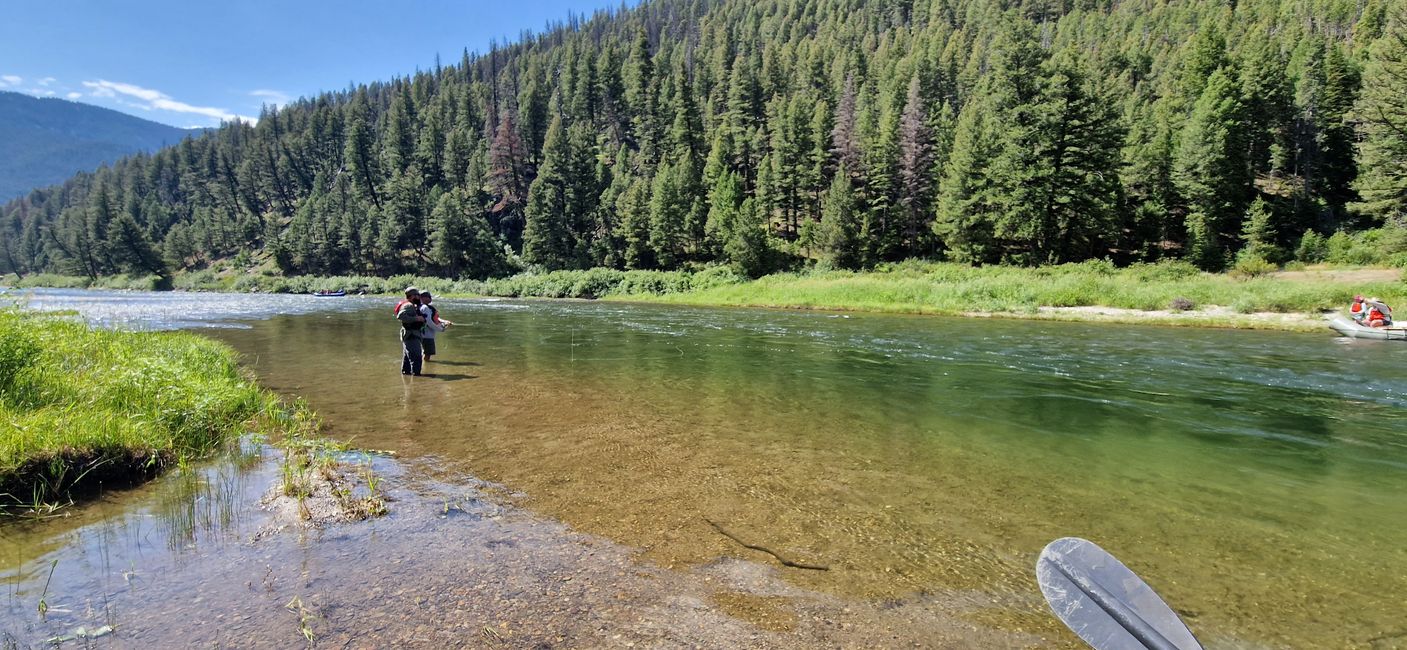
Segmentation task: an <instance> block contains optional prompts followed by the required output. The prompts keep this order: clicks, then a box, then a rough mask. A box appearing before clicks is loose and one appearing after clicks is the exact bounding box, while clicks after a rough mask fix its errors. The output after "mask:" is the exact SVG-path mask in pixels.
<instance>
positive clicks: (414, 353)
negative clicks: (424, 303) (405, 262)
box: [396, 287, 425, 377]
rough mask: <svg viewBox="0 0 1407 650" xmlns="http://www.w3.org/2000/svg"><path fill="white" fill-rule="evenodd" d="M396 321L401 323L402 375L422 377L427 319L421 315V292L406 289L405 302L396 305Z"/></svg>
mask: <svg viewBox="0 0 1407 650" xmlns="http://www.w3.org/2000/svg"><path fill="white" fill-rule="evenodd" d="M396 320H398V321H400V322H401V374H402V375H414V376H416V377H419V376H420V370H421V368H422V367H423V365H424V358H423V356H422V354H423V348H422V347H421V344H422V342H423V340H424V339H423V338H422V337H423V331H424V329H425V317H424V316H423V315H421V313H420V290H418V289H416V288H415V287H406V290H405V300H402V301H401V302H398V303H396Z"/></svg>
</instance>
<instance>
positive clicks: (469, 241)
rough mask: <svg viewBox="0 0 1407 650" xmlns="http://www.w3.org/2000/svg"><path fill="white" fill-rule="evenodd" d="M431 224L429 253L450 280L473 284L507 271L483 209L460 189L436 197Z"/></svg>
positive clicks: (505, 263) (501, 249)
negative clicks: (471, 281)
mask: <svg viewBox="0 0 1407 650" xmlns="http://www.w3.org/2000/svg"><path fill="white" fill-rule="evenodd" d="M431 215H432V219H433V221H434V223H435V234H434V236H433V238H432V245H431V253H432V255H433V257H434V260H435V262H436V263H437V264H439V265H440V267H441V269H443V270H444V272H446V273H448V274H449V275H450V276H451V277H466V278H473V279H477V280H482V279H485V278H491V277H495V276H500V275H503V274H505V273H507V272H508V271H509V265H508V259H507V258H506V257H505V256H504V254H503V246H501V245H500V244H499V243H498V240H497V239H495V238H494V236H493V232H492V231H491V230H490V229H489V223H488V220H487V219H486V218H485V216H484V215H485V212H484V207H483V205H482V204H481V203H479V202H478V201H477V200H475V199H474V197H472V196H470V194H469V193H468V192H467V191H466V190H463V189H460V188H456V189H453V190H450V191H449V192H446V193H445V194H444V195H443V196H441V197H440V200H439V202H438V203H436V204H435V209H434V211H433V212H432V213H431Z"/></svg>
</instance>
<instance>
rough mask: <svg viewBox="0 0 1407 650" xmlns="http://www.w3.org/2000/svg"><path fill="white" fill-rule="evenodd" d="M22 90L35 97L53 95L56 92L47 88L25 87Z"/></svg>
mask: <svg viewBox="0 0 1407 650" xmlns="http://www.w3.org/2000/svg"><path fill="white" fill-rule="evenodd" d="M24 91H25V92H27V93H29V94H31V95H34V96H35V97H53V96H54V95H57V94H58V93H56V92H54V91H52V90H50V89H48V88H25V89H24Z"/></svg>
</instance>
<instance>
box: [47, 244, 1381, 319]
mask: <svg viewBox="0 0 1407 650" xmlns="http://www.w3.org/2000/svg"><path fill="white" fill-rule="evenodd" d="M1272 270H1273V267H1269V268H1259V269H1255V270H1253V271H1250V272H1247V271H1245V270H1243V271H1241V272H1239V273H1238V272H1232V273H1226V274H1212V273H1203V272H1201V271H1198V270H1197V269H1196V268H1195V267H1193V266H1191V265H1189V264H1186V263H1181V262H1165V263H1158V264H1136V265H1133V266H1130V267H1127V268H1116V267H1115V266H1113V265H1112V264H1110V263H1108V262H1103V261H1093V262H1083V263H1079V264H1064V265H1060V266H1048V267H1040V268H1021V267H1006V266H987V267H971V266H965V265H960V264H949V263H940V262H920V261H909V262H903V263H899V264H888V265H882V266H880V267H879V268H877V269H875V270H872V271H865V272H851V271H833V270H810V271H805V272H799V273H780V274H775V275H770V276H766V277H763V278H761V279H758V280H748V279H746V278H744V277H741V276H739V275H737V274H736V273H734V272H733V271H732V270H730V269H729V268H728V267H721V266H715V267H708V268H704V269H702V270H697V271H620V270H615V269H589V270H583V271H553V272H546V273H520V274H518V275H514V276H512V277H507V278H497V279H491V280H450V279H444V278H424V277H416V276H411V275H401V276H394V277H390V278H376V277H366V276H346V277H328V278H318V277H311V276H294V277H284V276H278V275H269V274H267V273H244V274H237V275H229V274H225V275H219V274H213V273H208V272H200V273H196V274H183V275H182V274H178V275H177V276H176V278H175V284H176V286H177V288H181V289H187V290H224V291H261V292H271V293H307V292H312V291H317V290H321V289H332V290H336V289H342V290H346V291H349V292H353V293H357V292H361V293H367V294H386V295H394V294H397V293H399V292H400V291H401V289H403V288H404V287H406V286H407V285H412V284H413V285H415V286H418V287H421V288H424V289H429V290H431V291H433V292H435V293H436V294H438V295H440V296H442V297H445V296H501V297H512V298H527V297H536V298H610V299H620V300H632V301H643V302H661V303H672V304H689V305H718V306H749V307H779V308H793V309H833V310H850V311H873V312H892V313H911V314H947V315H974V314H997V315H1002V316H1014V317H1019V318H1042V319H1057V320H1081V321H1107V322H1138V323H1150V322H1151V323H1168V324H1181V325H1196V326H1210V327H1238V328H1241V327H1258V328H1267V329H1307V328H1319V327H1322V324H1321V323H1320V322H1319V321H1318V316H1317V314H1318V313H1319V312H1322V311H1326V310H1334V309H1341V308H1343V307H1344V306H1345V305H1347V303H1348V301H1349V299H1350V298H1351V297H1352V296H1353V295H1354V294H1355V293H1363V294H1370V295H1376V296H1378V297H1380V298H1382V299H1384V300H1386V301H1387V302H1388V303H1389V304H1402V303H1403V302H1407V284H1405V283H1403V282H1402V281H1401V280H1400V279H1399V274H1400V272H1399V271H1397V270H1394V269H1377V270H1363V269H1344V268H1338V267H1336V269H1335V270H1322V271H1321V270H1315V269H1309V270H1300V271H1292V272H1279V273H1272V272H1271V271H1272ZM50 279H51V278H46V277H45V276H30V278H27V279H26V281H25V282H24V283H22V286H38V284H37V283H39V282H44V281H49V280H50ZM58 279H59V282H55V283H53V284H46V285H42V286H56V285H57V286H71V285H70V284H64V282H65V281H66V282H70V283H71V282H72V281H73V279H71V278H58ZM124 281H125V282H128V283H131V284H135V285H140V284H141V283H142V281H141V279H139V278H138V279H126V280H111V281H110V282H115V283H117V284H121V283H122V282H124ZM1267 314H1275V315H1285V317H1266V315H1267Z"/></svg>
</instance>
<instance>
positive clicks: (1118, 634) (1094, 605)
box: [1036, 537, 1202, 650]
mask: <svg viewBox="0 0 1407 650" xmlns="http://www.w3.org/2000/svg"><path fill="white" fill-rule="evenodd" d="M1036 580H1037V581H1038V582H1039V583H1040V585H1041V593H1044V594H1045V599H1046V602H1047V603H1049V604H1050V609H1051V611H1053V612H1055V615H1056V616H1057V617H1058V618H1059V619H1060V620H1061V621H1062V622H1064V623H1065V625H1066V626H1068V627H1069V628H1070V629H1071V630H1072V631H1074V632H1075V634H1078V635H1079V636H1080V638H1081V639H1084V640H1085V643H1088V644H1089V645H1090V647H1092V648H1095V650H1143V649H1144V648H1147V649H1149V650H1202V645H1201V644H1200V643H1198V642H1197V639H1196V638H1194V637H1193V636H1192V632H1191V631H1190V630H1188V629H1187V625H1185V624H1184V623H1183V622H1182V619H1181V618H1178V616H1177V614H1175V613H1173V611H1172V608H1170V607H1168V605H1167V603H1165V602H1163V599H1162V598H1159V597H1158V594H1157V593H1155V592H1154V591H1153V588H1152V587H1149V586H1148V583H1146V582H1144V581H1143V580H1142V579H1141V578H1139V577H1138V576H1137V575H1134V573H1133V572H1132V571H1130V570H1129V569H1128V567H1126V566H1124V564H1123V563H1122V562H1120V561H1119V560H1118V559H1116V558H1115V557H1114V556H1112V555H1110V554H1109V553H1108V552H1106V551H1105V550H1104V549H1102V548H1099V546H1097V545H1095V543H1094V542H1091V541H1088V540H1084V539H1080V538H1078V537H1063V538H1061V539H1057V540H1055V541H1053V542H1051V543H1050V544H1048V545H1046V547H1045V550H1043V551H1041V557H1040V559H1039V560H1036Z"/></svg>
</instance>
